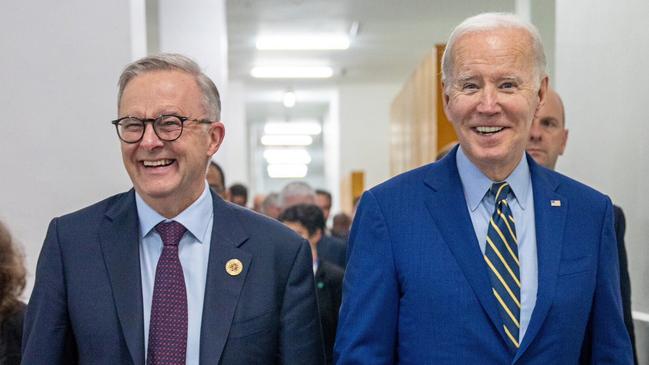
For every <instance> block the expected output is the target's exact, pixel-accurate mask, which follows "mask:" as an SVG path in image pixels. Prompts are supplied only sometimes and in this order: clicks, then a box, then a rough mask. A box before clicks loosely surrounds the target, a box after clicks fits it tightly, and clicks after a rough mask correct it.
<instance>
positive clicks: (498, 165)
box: [467, 154, 525, 181]
mask: <svg viewBox="0 0 649 365" xmlns="http://www.w3.org/2000/svg"><path fill="white" fill-rule="evenodd" d="M467 157H468V156H467ZM522 158H525V154H523V157H522ZM469 160H471V158H470V157H469ZM471 162H473V164H475V165H476V166H477V167H478V169H480V171H482V173H483V174H485V175H486V176H487V177H488V178H489V179H490V180H491V181H504V180H506V179H507V178H508V177H509V175H511V174H512V172H514V170H515V169H516V166H518V164H519V163H520V162H521V157H520V156H519V157H516V158H513V159H510V161H497V162H491V161H487V162H485V161H473V160H471Z"/></svg>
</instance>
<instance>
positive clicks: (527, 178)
mask: <svg viewBox="0 0 649 365" xmlns="http://www.w3.org/2000/svg"><path fill="white" fill-rule="evenodd" d="M455 161H456V164H457V170H458V173H459V174H460V180H461V181H462V186H463V187H464V196H465V198H466V200H467V203H468V205H469V209H471V211H472V212H473V211H475V210H476V209H477V208H478V205H480V202H481V201H482V199H483V198H484V196H485V195H486V194H487V193H488V192H489V188H491V185H492V184H493V183H494V182H495V181H491V179H489V178H488V177H487V175H485V174H484V173H483V172H482V171H480V169H479V168H478V167H477V166H476V165H474V164H473V162H471V160H469V158H468V157H467V156H466V154H465V153H464V150H462V146H460V147H459V148H458V149H457V154H456V158H455ZM506 180H507V183H509V186H510V187H511V189H512V192H513V193H514V199H516V201H517V202H518V205H520V207H521V209H523V210H525V208H526V206H525V205H526V202H527V197H528V195H529V194H530V192H531V188H532V180H531V175H530V168H529V166H528V164H527V159H526V158H525V153H523V155H522V157H521V161H520V162H519V163H518V165H517V166H516V168H515V169H514V171H512V173H511V174H510V175H509V176H508V177H507V179H506Z"/></svg>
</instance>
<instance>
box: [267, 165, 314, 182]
mask: <svg viewBox="0 0 649 365" xmlns="http://www.w3.org/2000/svg"><path fill="white" fill-rule="evenodd" d="M308 170H309V169H308V167H307V165H302V164H297V165H284V164H273V165H268V167H266V171H267V172H268V176H269V177H271V178H275V179H277V178H301V177H305V176H306V173H307V172H308Z"/></svg>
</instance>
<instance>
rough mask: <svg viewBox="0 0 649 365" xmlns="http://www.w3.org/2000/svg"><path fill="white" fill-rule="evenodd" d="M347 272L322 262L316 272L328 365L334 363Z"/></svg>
mask: <svg viewBox="0 0 649 365" xmlns="http://www.w3.org/2000/svg"><path fill="white" fill-rule="evenodd" d="M344 274H345V272H344V271H343V269H342V268H341V267H339V266H337V265H334V264H332V263H329V262H327V261H325V260H322V259H321V260H320V262H319V263H318V269H317V270H316V272H315V285H316V293H317V296H318V308H319V309H320V323H321V324H322V333H323V335H324V344H325V356H326V358H327V364H331V363H332V362H333V350H334V341H335V340H336V327H337V326H338V311H340V302H341V300H342V293H343V275H344Z"/></svg>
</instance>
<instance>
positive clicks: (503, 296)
mask: <svg viewBox="0 0 649 365" xmlns="http://www.w3.org/2000/svg"><path fill="white" fill-rule="evenodd" d="M491 191H492V193H493V194H494V195H495V196H496V207H495V209H494V213H493V215H492V216H491V220H490V221H489V229H488V230H487V245H486V247H485V253H484V259H485V261H486V262H487V265H488V266H489V278H490V279H491V287H492V291H493V293H494V296H495V297H496V300H497V301H498V309H499V311H500V316H501V317H502V320H503V327H504V329H505V334H506V335H507V337H508V338H509V341H508V343H509V345H510V348H511V349H512V350H513V351H514V352H515V351H516V350H517V349H518V347H519V343H518V332H519V330H520V312H521V299H520V298H521V282H520V271H519V262H518V239H517V237H516V227H514V216H513V214H512V211H511V209H509V205H508V203H507V196H508V195H509V192H510V191H511V188H510V187H509V184H507V182H504V181H503V182H500V183H494V184H493V185H492V186H491Z"/></svg>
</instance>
